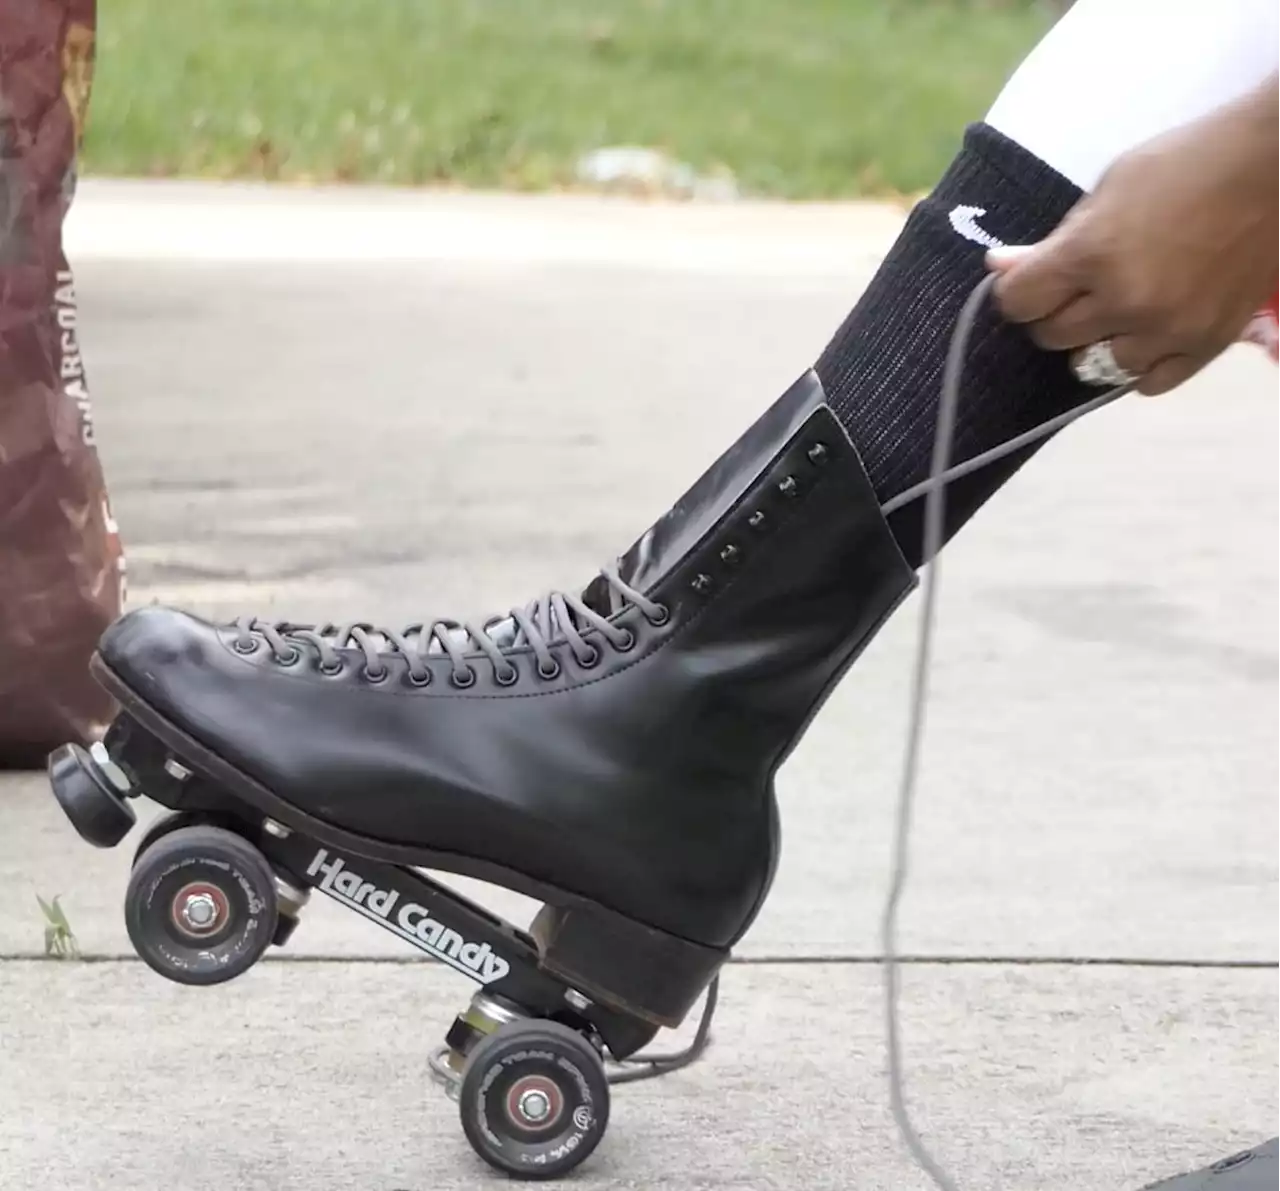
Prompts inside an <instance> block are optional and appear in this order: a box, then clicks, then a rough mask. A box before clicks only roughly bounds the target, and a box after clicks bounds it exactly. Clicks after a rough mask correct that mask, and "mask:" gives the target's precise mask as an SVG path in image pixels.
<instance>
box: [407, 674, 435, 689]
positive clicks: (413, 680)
mask: <svg viewBox="0 0 1280 1191" xmlns="http://www.w3.org/2000/svg"><path fill="white" fill-rule="evenodd" d="M404 677H405V681H406V682H407V683H408V684H409V685H410V686H416V687H424V686H430V685H431V671H430V670H424V671H423V672H422V673H421V674H415V673H414V672H413V671H412V670H410V671H409V672H408V673H407V674H406V675H405V676H404Z"/></svg>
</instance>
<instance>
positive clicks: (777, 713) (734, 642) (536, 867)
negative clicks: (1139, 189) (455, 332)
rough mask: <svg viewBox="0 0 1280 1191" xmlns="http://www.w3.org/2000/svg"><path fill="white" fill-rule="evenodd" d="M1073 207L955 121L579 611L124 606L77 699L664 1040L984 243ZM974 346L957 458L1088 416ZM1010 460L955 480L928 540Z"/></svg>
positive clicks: (999, 353) (747, 886)
mask: <svg viewBox="0 0 1280 1191" xmlns="http://www.w3.org/2000/svg"><path fill="white" fill-rule="evenodd" d="M1118 2H1119V0H1082V2H1081V4H1079V5H1078V6H1077V10H1076V12H1074V13H1073V14H1072V18H1071V19H1072V20H1073V22H1076V23H1075V24H1073V25H1072V26H1071V27H1070V28H1072V29H1078V28H1080V25H1079V22H1080V21H1089V22H1094V23H1095V24H1097V25H1099V26H1100V27H1101V28H1100V30H1099V35H1101V34H1102V32H1103V31H1104V30H1105V27H1106V26H1107V22H1106V20H1105V19H1104V17H1105V14H1106V13H1107V12H1108V11H1109V10H1110V9H1111V8H1112V7H1113V5H1114V4H1117V3H1118ZM1225 7H1226V8H1227V9H1228V12H1227V14H1226V15H1227V16H1228V17H1229V16H1230V15H1231V6H1225ZM1242 9H1243V6H1236V12H1237V13H1238V12H1240V11H1242ZM1050 36H1051V37H1053V36H1054V35H1053V34H1051V35H1050ZM1141 48H1143V47H1137V46H1135V47H1132V51H1133V52H1134V53H1138V52H1139V50H1140V49H1141ZM1082 69H1084V68H1083V67H1082ZM1179 78H1180V74H1179V71H1178V68H1177V64H1176V63H1172V64H1170V67H1169V74H1168V78H1167V80H1166V85H1167V87H1168V89H1169V90H1170V92H1172V91H1176V90H1177V88H1178V85H1179ZM1020 85H1022V84H1020ZM1068 98H1069V96H1064V102H1066V101H1067V99H1068ZM1087 135H1088V130H1082V132H1081V136H1087ZM1119 148H1121V147H1120V146H1117V147H1116V151H1119ZM1080 194H1081V191H1080V189H1079V187H1077V186H1076V185H1075V184H1074V183H1073V182H1072V181H1071V180H1069V179H1068V178H1067V177H1065V176H1064V175H1063V174H1062V173H1060V172H1059V171H1058V170H1056V169H1055V168H1054V167H1053V165H1052V163H1047V162H1045V161H1043V160H1041V159H1040V158H1039V157H1037V156H1036V155H1035V154H1034V153H1033V152H1030V151H1028V150H1027V149H1026V148H1025V147H1023V146H1020V145H1019V144H1017V143H1016V141H1014V140H1012V139H1010V137H1008V136H1006V135H1004V134H1003V133H1002V132H1000V131H997V130H996V129H995V128H993V127H991V126H990V125H989V124H982V125H978V126H975V127H974V128H972V129H971V130H970V131H969V133H968V135H967V136H966V139H965V143H964V147H963V149H962V150H961V152H960V154H959V156H958V157H957V159H956V160H955V162H953V163H952V165H951V167H950V169H949V170H948V171H947V173H946V175H945V176H944V178H943V179H942V181H941V182H940V183H939V184H938V186H937V187H936V188H935V190H934V191H933V193H932V194H931V195H930V196H929V197H928V198H926V199H925V200H924V201H923V202H922V203H921V204H920V205H919V206H918V207H917V209H916V210H915V211H914V212H913V213H912V215H911V217H910V219H909V220H908V221H907V225H906V227H905V229H904V230H903V232H902V235H901V236H900V238H899V239H898V241H897V243H896V245H895V246H894V248H893V250H892V252H891V253H890V254H889V256H888V258H887V259H886V261H885V262H884V265H883V266H882V268H881V269H880V270H879V271H878V273H877V274H876V276H875V278H874V279H873V281H872V282H871V285H870V286H869V288H868V290H867V291H866V293H865V294H864V295H863V296H862V297H861V299H860V300H859V301H858V303H857V305H856V307H855V308H854V310H853V311H852V313H851V314H850V315H849V317H848V318H847V319H846V321H845V323H844V325H843V326H842V327H841V328H840V330H839V332H838V333H837V335H836V336H835V338H834V339H833V341H832V343H831V344H830V346H829V347H828V348H827V349H826V351H825V352H824V353H823V354H822V357H821V359H820V360H819V361H818V364H817V366H816V369H815V370H812V371H809V372H807V373H806V374H805V375H804V376H803V377H802V378H801V379H800V380H799V381H798V382H797V384H796V385H794V386H793V387H792V388H791V389H790V390H789V391H788V392H787V393H786V394H785V395H784V396H783V397H782V398H780V399H779V400H778V401H777V402H775V403H774V405H773V406H772V407H770V408H769V409H768V410H767V411H766V412H765V413H764V414H763V415H762V416H761V417H760V418H759V420H758V421H757V422H756V423H755V424H754V425H752V426H751V427H749V428H748V429H747V430H746V431H745V433H744V434H743V435H742V436H741V437H740V438H739V439H738V441H737V442H736V443H734V444H733V445H732V446H730V447H729V449H728V450H727V451H726V452H725V453H724V455H722V456H721V458H720V459H719V460H717V461H716V462H715V464H714V465H713V466H712V467H711V468H710V469H709V470H708V471H707V473H706V474H705V475H704V476H703V477H702V478H701V479H700V480H698V482H697V483H696V484H694V485H693V487H692V488H691V489H690V490H689V491H688V492H687V493H686V494H685V495H684V497H682V498H681V499H680V500H678V501H677V502H676V503H675V505H674V506H673V507H672V508H671V509H670V510H669V511H668V512H667V513H666V514H664V515H663V516H662V517H661V518H659V519H658V521H657V522H656V523H655V524H654V525H653V527H652V528H651V529H650V530H648V531H647V532H646V533H645V534H644V535H642V536H641V538H640V539H639V540H638V541H637V542H636V543H635V544H634V545H633V546H632V547H631V548H630V549H629V550H627V551H626V552H625V553H624V554H623V555H622V556H621V558H620V559H619V560H618V561H617V564H616V566H615V567H613V568H610V569H608V570H607V571H606V572H604V573H602V574H601V576H600V577H599V578H597V579H596V580H595V581H593V582H592V583H591V584H590V585H589V586H588V587H587V588H586V589H585V590H584V591H582V592H578V593H554V594H552V595H551V596H548V597H545V598H543V599H540V600H538V601H536V602H535V603H534V604H533V605H530V606H529V607H528V608H526V609H523V610H521V611H520V612H518V613H514V614H512V615H511V616H509V617H507V618H504V619H503V620H501V621H499V622H496V623H487V624H484V625H475V626H474V627H467V626H462V625H458V624H454V623H451V622H444V623H440V622H436V623H431V622H428V623H426V624H422V625H416V626H411V627H409V628H407V629H403V630H399V631H395V632H392V631H375V630H371V629H369V628H368V627H366V626H363V625H355V626H349V627H347V628H344V629H334V628H318V629H314V630H309V629H299V628H298V627H297V626H288V625H283V624H263V623H260V622H256V621H254V622H250V621H248V620H246V621H244V622H242V623H240V624H239V625H238V626H235V627H219V626H214V625H210V624H206V623H203V622H201V621H199V620H197V619H195V618H193V617H189V616H185V615H183V614H182V613H180V612H175V611H171V610H168V609H163V608H148V609H142V610H140V611H139V612H137V613H134V614H132V615H131V616H129V617H126V618H125V619H124V620H122V621H121V622H120V623H119V624H118V625H117V626H115V628H113V629H112V630H111V631H110V632H109V633H108V634H107V635H106V636H105V637H104V639H103V642H102V646H101V656H102V658H103V660H104V665H105V671H104V681H106V682H108V684H109V685H110V687H111V689H112V690H113V692H114V693H116V694H118V695H119V696H120V698H121V699H122V701H123V702H124V703H125V705H126V706H127V707H128V708H130V709H131V713H133V714H136V715H138V716H140V717H141V718H142V719H143V722H144V724H145V725H146V727H147V729H148V730H149V731H151V732H154V733H155V734H156V735H157V736H159V737H160V739H161V740H162V741H163V742H164V745H165V747H166V749H168V750H170V751H171V752H172V753H173V755H174V757H175V758H176V759H178V760H179V761H180V764H179V766H178V772H180V773H184V772H190V771H194V772H197V773H203V774H208V775H212V776H213V777H214V778H215V779H216V783H217V786H218V787H219V788H220V789H222V790H223V791H225V792H226V796H227V797H228V799H229V800H231V801H232V802H233V803H234V804H235V805H236V806H237V807H238V808H239V810H240V812H241V813H242V814H247V815H248V817H249V818H250V819H253V818H254V817H255V816H258V817H260V816H262V815H269V816H271V817H272V818H274V819H276V820H278V821H279V822H282V823H284V824H285V825H286V826H288V827H290V828H292V830H294V831H295V832H297V833H298V834H300V835H301V836H302V837H303V838H304V839H306V838H315V837H316V835H317V833H319V838H321V839H324V840H328V841H329V842H330V843H332V842H334V841H335V840H338V841H342V840H345V841H348V846H350V847H351V848H353V849H354V850H355V851H357V852H359V853H360V854H362V855H365V856H371V857H375V858H376V857H382V858H383V859H388V860H394V861H396V862H398V863H411V864H415V865H418V866H420V867H424V868H450V867H452V868H453V870H454V871H463V872H471V873H472V874H473V875H479V876H482V877H486V876H487V877H488V878H489V879H493V878H495V877H496V878H497V879H499V880H503V881H506V882H507V883H509V884H511V885H512V886H513V887H514V888H517V889H524V890H526V891H529V890H530V889H532V890H533V891H534V893H535V895H536V896H540V897H545V898H546V899H547V901H548V904H549V906H550V907H551V909H550V910H549V911H548V912H547V915H546V916H545V917H540V920H539V921H540V924H541V925H540V928H539V931H538V932H536V933H537V934H538V939H539V942H540V944H541V945H542V948H543V961H544V964H545V966H546V967H547V968H548V969H549V970H553V971H556V972H559V973H561V974H565V973H567V974H569V975H570V976H571V977H572V979H573V980H574V981H575V986H576V987H577V988H579V989H580V990H585V991H586V992H588V993H589V994H591V995H595V996H597V997H599V998H600V999H602V1000H604V1001H606V1002H611V1003H613V1004H615V1005H622V1006H624V1007H625V1008H626V1009H627V1011H628V1012H634V1013H637V1014H638V1015H639V1016H642V1017H646V1019H647V1020H649V1021H651V1022H664V1023H665V1022H670V1021H671V1020H674V1019H678V1017H679V1016H680V1015H681V1013H682V1012H683V1009H684V1008H687V1006H688V1004H690V1003H691V1002H692V1000H693V999H694V998H696V996H697V995H698V993H699V992H700V991H701V989H702V988H703V987H704V986H705V983H706V981H707V980H708V979H709V978H710V974H711V973H712V972H714V970H715V969H716V966H717V965H718V964H719V963H720V962H723V959H724V957H725V955H726V954H727V953H728V950H729V948H731V947H732V946H733V945H734V944H735V943H736V942H737V940H738V939H739V938H740V937H741V936H742V934H743V933H744V932H745V931H746V929H747V928H748V927H749V925H750V923H751V922H752V921H753V919H754V917H755V915H756V913H757V912H758V911H759V909H760V906H761V905H762V904H763V901H764V898H765V897H766V896H767V893H768V889H769V886H770V883H771V881H772V878H773V864H774V862H775V860H776V856H777V846H776V845H777V839H776V830H775V814H776V808H775V804H774V800H773V778H774V775H775V773H776V771H777V769H778V768H779V766H780V765H781V764H782V763H783V762H784V761H785V760H786V758H787V757H788V756H789V754H790V752H791V750H792V749H793V748H794V747H795V745H796V743H797V742H798V741H799V740H800V738H801V736H802V735H803V733H804V730H805V728H806V727H807V725H808V723H809V722H810V720H811V718H812V717H813V715H814V714H815V713H816V712H817V710H818V708H819V707H820V706H821V704H822V702H823V701H824V699H825V698H826V697H827V695H828V694H829V693H830V691H831V690H832V689H833V687H834V685H835V684H836V682H838V681H839V679H840V678H841V676H842V675H843V674H844V672H845V671H846V669H847V668H848V667H849V666H850V665H852V663H853V662H854V661H855V660H856V658H857V656H858V654H859V652H860V651H861V649H862V648H863V647H864V646H865V645H866V643H867V642H868V641H869V640H870V638H871V637H872V636H873V635H874V633H875V632H876V631H877V630H878V628H879V627H880V625H881V624H882V623H883V622H884V621H885V620H886V619H887V618H888V616H890V615H891V614H892V612H893V611H894V609H895V608H896V607H897V605H898V604H899V602H900V601H901V600H902V599H903V598H904V597H905V596H906V594H907V593H908V592H909V591H910V589H911V587H912V585H913V582H914V578H915V574H914V566H915V565H916V564H918V563H919V562H920V561H921V559H920V550H919V526H918V523H916V522H915V521H913V517H914V516H915V514H914V510H913V509H911V508H910V507H908V508H907V509H906V510H904V512H903V513H902V514H901V515H897V516H895V517H894V518H893V519H892V522H891V523H886V520H885V517H884V515H883V513H882V507H883V505H884V503H885V502H886V501H887V500H888V499H890V498H891V497H893V496H896V495H898V494H900V493H902V492H903V491H904V490H905V489H906V488H908V487H909V486H910V485H912V484H913V483H915V482H916V481H918V480H919V479H921V478H923V477H924V475H925V474H926V469H927V465H928V458H929V454H930V450H931V446H932V441H933V432H934V416H935V410H936V407H937V398H938V386H939V380H940V375H941V372H942V367H943V361H944V356H945V354H946V348H947V344H948V340H949V338H950V336H951V334H952V331H953V329H954V323H955V319H956V314H957V311H958V310H959V308H960V306H961V304H962V303H963V302H964V300H965V298H966V297H967V296H968V295H969V294H970V292H971V291H972V289H973V287H974V286H975V284H976V283H977V282H978V281H979V279H980V278H981V277H982V276H983V273H984V266H983V254H984V251H985V248H986V247H987V246H989V244H990V243H991V242H992V240H993V239H995V238H998V239H1001V240H1004V241H1006V242H1028V241H1033V240H1035V239H1038V238H1039V237H1041V236H1042V235H1044V234H1045V232H1047V231H1048V230H1049V229H1051V228H1052V227H1054V226H1055V225H1056V223H1057V222H1058V221H1060V220H1061V219H1062V218H1063V217H1064V216H1065V214H1066V213H1067V211H1068V210H1069V209H1070V207H1071V206H1072V204H1073V203H1074V202H1076V201H1077V200H1078V198H1079V197H1080ZM973 343H974V349H973V353H972V359H971V360H970V363H969V367H968V385H967V389H968V391H967V393H966V395H965V400H964V403H963V409H962V411H961V413H962V416H961V421H960V433H959V439H958V443H957V448H956V450H955V452H954V457H955V458H956V459H958V460H959V459H963V458H965V457H968V456H972V455H973V454H975V453H976V452H979V451H981V450H984V449H986V448H988V447H994V446H997V445H999V444H1001V443H1003V442H1005V441H1006V440H1008V439H1009V438H1011V437H1012V436H1013V435H1015V434H1017V433H1018V432H1020V431H1022V430H1026V429H1030V428H1032V427H1035V426H1037V425H1039V424H1040V423H1042V422H1044V421H1045V420H1047V419H1048V418H1050V417H1051V416H1052V415H1054V414H1056V413H1058V412H1060V411H1062V410H1065V409H1067V408H1070V407H1073V406H1075V405H1076V404H1078V403H1079V402H1080V401H1081V400H1082V399H1083V398H1084V397H1086V396H1087V393H1086V390H1085V389H1084V387H1083V386H1082V385H1080V384H1079V383H1078V382H1077V381H1076V380H1075V378H1074V377H1073V375H1072V373H1071V372H1070V370H1069V368H1068V367H1067V365H1066V362H1065V359H1064V358H1063V357H1061V356H1055V355H1050V354H1047V353H1044V352H1041V351H1039V350H1037V349H1036V348H1035V347H1034V346H1033V345H1032V344H1031V342H1030V341H1029V340H1028V339H1027V338H1026V336H1025V335H1024V334H1023V333H1022V332H1021V331H1020V330H1019V329H1017V328H1012V327H1007V326H1004V325H1002V324H1001V323H1000V322H999V320H998V319H997V318H996V317H995V316H994V315H993V314H991V313H990V312H987V313H986V315H985V316H984V321H983V323H982V324H981V327H980V330H979V334H978V335H977V336H976V337H975V338H974V340H973ZM1023 458H1025V454H1024V456H1023ZM1016 464H1017V461H1016V460H1015V461H1014V462H1011V463H1007V464H999V465H995V466H992V467H989V468H987V469H985V470H984V471H982V472H980V473H976V474H974V475H972V476H970V477H968V478H967V479H965V480H964V481H961V482H959V483H956V484H954V485H952V489H951V492H950V493H949V497H948V505H949V507H950V508H951V509H953V510H955V511H956V516H955V519H954V520H953V522H952V530H953V532H954V529H955V528H957V527H958V526H959V524H961V523H962V522H963V520H964V519H965V518H966V517H968V516H969V515H971V514H972V513H973V512H974V511H975V510H976V509H977V508H978V507H979V506H980V505H981V504H982V503H983V501H985V500H986V499H987V498H988V497H989V496H990V495H991V494H992V493H993V492H994V491H995V490H996V488H998V487H999V485H1000V484H1001V483H1002V482H1003V480H1004V479H1005V478H1007V476H1008V475H1009V474H1010V473H1011V472H1012V470H1013V469H1014V467H1015V466H1016ZM904 554H905V557H904ZM137 747H141V745H139V746H137ZM144 771H145V770H144ZM165 772H168V773H170V774H171V773H172V770H165ZM157 780H158V782H159V783H160V784H159V786H158V788H157V790H156V793H155V797H157V799H158V800H159V801H162V802H163V801H165V799H166V798H168V799H171V800H173V799H178V800H179V801H180V797H181V791H180V789H179V790H178V791H177V792H176V793H175V791H174V789H173V788H172V782H171V781H170V780H169V778H166V777H164V776H163V774H161V776H160V777H159V778H158V779H157ZM177 780H178V781H179V783H180V782H181V781H182V780H184V779H177ZM246 808H247V810H246ZM325 832H328V833H329V834H324V833H325ZM498 991H501V990H500V989H499V990H498Z"/></svg>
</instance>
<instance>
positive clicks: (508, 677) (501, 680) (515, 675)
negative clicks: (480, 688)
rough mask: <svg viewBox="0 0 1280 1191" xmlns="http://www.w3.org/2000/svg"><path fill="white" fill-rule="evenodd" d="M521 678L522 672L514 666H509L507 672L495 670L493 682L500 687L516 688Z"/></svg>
mask: <svg viewBox="0 0 1280 1191" xmlns="http://www.w3.org/2000/svg"><path fill="white" fill-rule="evenodd" d="M519 677H520V671H519V670H517V669H516V668H515V667H514V666H508V667H507V668H506V669H505V670H495V671H494V672H493V681H494V682H496V683H497V684H498V685H499V686H514V685H515V683H516V681H517V680H518V679H519Z"/></svg>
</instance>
